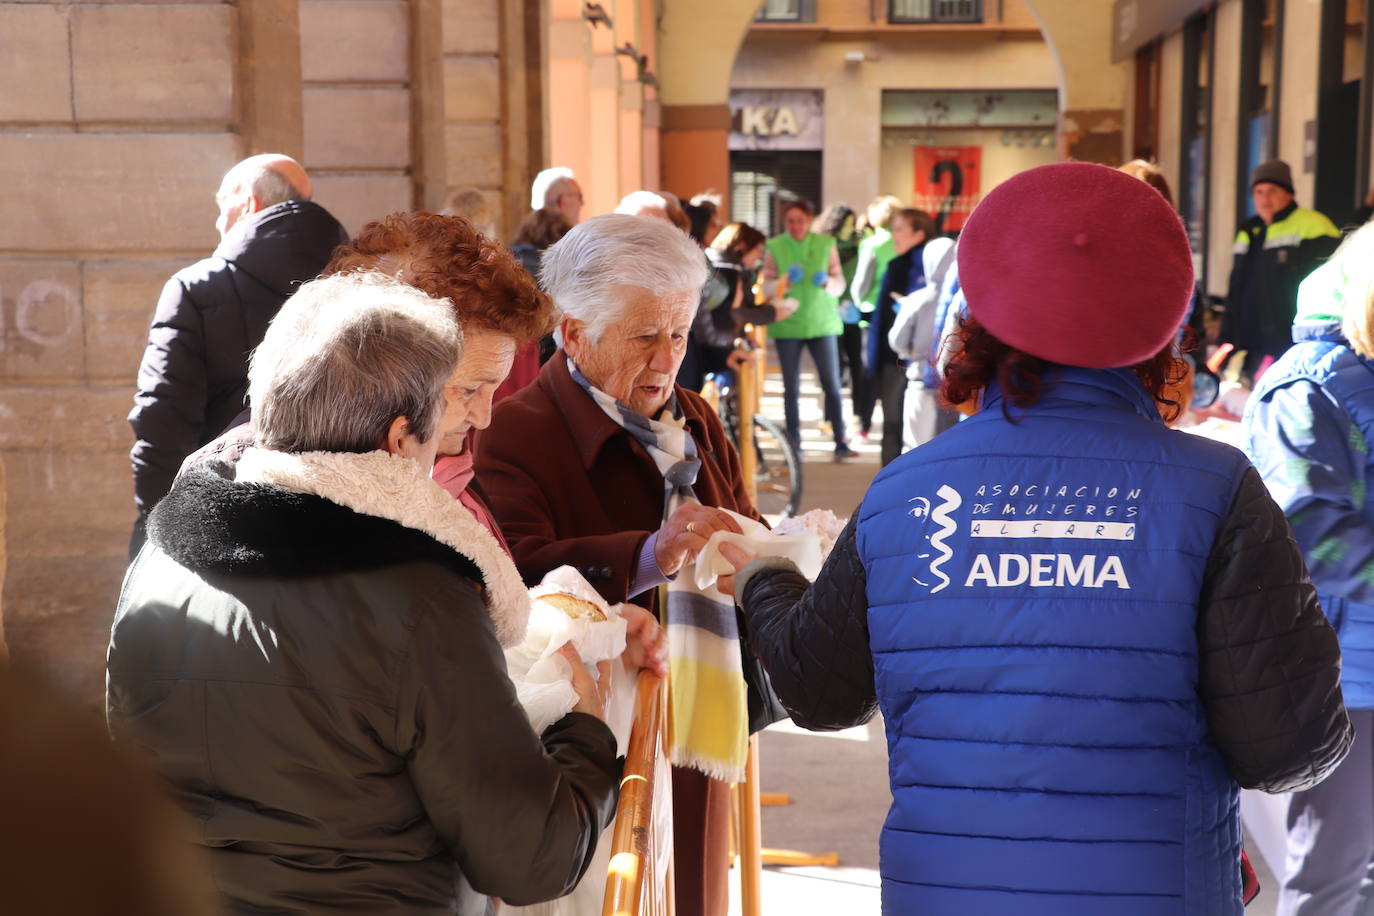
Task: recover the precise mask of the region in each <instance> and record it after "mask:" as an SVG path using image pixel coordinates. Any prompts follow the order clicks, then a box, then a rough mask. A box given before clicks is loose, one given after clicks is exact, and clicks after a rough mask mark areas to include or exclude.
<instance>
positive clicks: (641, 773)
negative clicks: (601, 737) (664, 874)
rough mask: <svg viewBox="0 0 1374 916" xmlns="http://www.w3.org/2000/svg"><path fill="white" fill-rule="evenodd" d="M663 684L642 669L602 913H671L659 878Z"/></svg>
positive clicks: (605, 915)
mask: <svg viewBox="0 0 1374 916" xmlns="http://www.w3.org/2000/svg"><path fill="white" fill-rule="evenodd" d="M663 684H664V681H663V678H660V677H659V676H658V675H656V674H653V673H651V672H648V671H643V672H640V675H639V681H638V684H637V685H636V688H635V717H634V727H633V729H632V730H631V731H630V746H629V748H628V750H627V752H626V754H625V771H624V775H623V776H622V777H621V780H620V803H619V805H618V806H617V808H616V812H615V831H614V833H613V834H612V841H611V862H610V866H609V867H608V868H607V874H606V896H605V898H604V901H603V903H602V908H601V912H602V914H603V916H641V914H643V913H644V912H645V910H644V907H645V906H646V904H647V906H648V907H649V908H650V911H651V912H656V913H664V912H671V903H670V902H668V901H665V900H663V899H662V898H663V895H664V894H665V893H666V886H660V884H659V882H658V880H657V874H656V872H657V863H656V855H655V850H656V846H657V844H656V843H655V838H656V836H655V835H656V826H655V824H654V775H655V773H654V767H655V764H656V762H657V759H658V757H659V756H660V754H662V753H663V750H664V731H663V722H664V718H665V716H666V714H667V699H666V696H665V691H664V689H663ZM669 842H671V839H670V840H669ZM665 885H666V882H665ZM646 898H647V900H646Z"/></svg>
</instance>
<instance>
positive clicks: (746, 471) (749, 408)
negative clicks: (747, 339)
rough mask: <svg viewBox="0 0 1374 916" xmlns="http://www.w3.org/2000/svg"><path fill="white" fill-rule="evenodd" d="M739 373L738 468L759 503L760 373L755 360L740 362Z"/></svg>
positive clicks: (759, 355)
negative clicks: (756, 430) (757, 424)
mask: <svg viewBox="0 0 1374 916" xmlns="http://www.w3.org/2000/svg"><path fill="white" fill-rule="evenodd" d="M745 333H746V334H747V333H748V331H747V330H746V332H745ZM753 355H754V359H755V360H756V361H757V360H758V359H760V358H762V357H763V356H765V354H764V353H761V352H760V351H758V350H755V351H754V354H753ZM736 375H737V376H738V378H737V379H736V380H735V409H736V412H737V415H738V423H739V432H738V434H737V435H738V436H739V438H738V440H737V441H736V442H735V446H736V447H737V448H738V449H739V472H740V476H742V477H743V478H744V492H745V493H748V494H749V501H750V502H751V503H757V502H758V485H759V482H758V473H757V472H758V466H759V455H758V452H756V451H755V450H754V414H755V413H757V412H758V404H759V391H760V388H759V382H758V378H759V376H758V372H757V370H756V369H755V368H754V364H753V363H751V364H749V365H747V366H740V368H739V372H737V373H736Z"/></svg>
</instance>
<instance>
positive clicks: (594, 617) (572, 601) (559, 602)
mask: <svg viewBox="0 0 1374 916" xmlns="http://www.w3.org/2000/svg"><path fill="white" fill-rule="evenodd" d="M539 600H540V601H543V602H544V603H545V604H548V605H552V606H553V607H556V608H558V609H559V610H560V611H562V612H563V613H564V614H567V615H568V616H569V617H571V618H572V619H573V620H591V621H594V622H596V623H603V622H605V621H606V620H607V619H608V618H607V617H606V615H605V614H604V613H602V611H601V608H599V607H597V606H596V605H595V604H592V603H591V602H590V601H584V600H583V599H581V598H578V597H577V596H576V595H569V594H567V593H565V592H554V593H552V594H549V595H541V596H540V597H539Z"/></svg>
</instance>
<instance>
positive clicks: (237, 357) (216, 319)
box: [129, 153, 348, 559]
mask: <svg viewBox="0 0 1374 916" xmlns="http://www.w3.org/2000/svg"><path fill="white" fill-rule="evenodd" d="M310 192H311V187H310V177H309V176H308V175H307V174H306V172H305V169H303V168H302V167H301V166H300V163H298V162H296V160H294V159H292V158H291V157H289V156H282V155H279V154H276V153H264V154H262V155H260V156H252V157H250V158H248V159H245V160H243V161H242V162H240V163H239V164H238V165H235V166H234V167H233V168H232V169H230V170H229V171H228V172H227V173H226V174H225V176H224V180H223V181H222V182H221V183H220V186H219V191H218V192H217V193H216V194H215V203H216V205H217V206H218V207H219V218H218V219H217V220H216V221H215V228H216V229H217V230H219V235H220V243H219V247H217V248H216V249H215V252H214V254H212V255H211V256H210V257H208V258H205V259H204V260H201V261H197V262H196V263H194V264H192V265H191V266H190V267H186V268H183V269H181V270H179V271H177V272H176V273H175V274H174V275H173V276H172V279H170V280H168V281H167V285H166V286H164V287H163V288H162V296H161V298H159V299H158V302H157V310H156V312H154V314H153V321H152V326H151V328H150V329H149V331H148V346H147V349H145V350H144V352H143V362H142V363H141V364H140V365H139V367H138V391H137V392H136V393H135V394H134V407H133V410H131V411H130V412H129V425H130V426H131V427H133V431H134V436H135V437H136V438H137V440H138V441H136V442H135V443H134V447H133V450H132V451H131V452H130V454H129V458H130V460H131V461H132V463H133V471H134V501H135V503H136V504H137V506H138V518H137V520H136V521H135V523H134V530H133V534H132V536H131V537H130V539H129V558H130V559H133V557H134V556H135V555H136V554H137V553H138V551H139V549H140V548H141V547H142V546H143V541H144V536H145V535H144V529H145V526H146V523H147V518H148V513H149V512H151V511H152V509H153V506H155V505H157V502H158V500H160V499H162V497H164V496H166V495H167V491H168V490H170V489H171V488H172V481H173V480H174V479H175V478H176V476H177V471H178V470H179V469H180V468H181V463H182V461H183V460H185V458H186V456H187V455H190V454H191V453H192V452H194V451H195V450H196V449H198V448H200V447H201V446H203V445H205V444H206V443H208V442H210V441H211V440H212V439H214V438H215V437H216V436H218V435H219V434H220V433H222V432H224V430H225V429H227V428H228V427H230V426H232V425H234V421H235V420H236V419H237V418H238V417H239V415H240V414H241V413H243V411H244V406H245V405H244V398H245V396H246V395H247V394H248V357H249V355H250V354H251V353H252V352H253V348H254V347H256V346H257V345H258V344H259V343H260V342H261V341H262V335H263V334H264V333H265V332H266V331H267V325H268V323H269V322H271V320H272V318H273V316H275V315H276V314H277V310H278V309H280V308H281V305H282V303H283V302H285V301H286V299H287V297H288V296H290V295H291V294H292V293H293V292H295V291H296V287H298V286H299V285H300V284H301V283H302V282H303V281H305V280H311V279H314V278H315V276H316V275H317V274H318V273H319V272H320V271H321V270H323V269H324V265H325V264H326V263H327V262H328V261H329V256H330V254H332V253H333V251H334V247H335V246H336V245H342V244H343V243H344V242H346V241H348V233H347V232H346V231H344V227H343V226H342V225H340V223H339V221H338V220H336V219H335V218H334V217H333V216H331V215H330V214H329V211H327V210H325V209H324V207H321V206H320V205H319V204H317V203H314V202H312V201H311V200H310Z"/></svg>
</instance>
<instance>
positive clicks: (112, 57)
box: [0, 0, 543, 705]
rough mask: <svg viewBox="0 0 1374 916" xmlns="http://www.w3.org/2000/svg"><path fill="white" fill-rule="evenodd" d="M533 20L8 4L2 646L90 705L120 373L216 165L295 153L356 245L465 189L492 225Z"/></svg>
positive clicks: (125, 379) (513, 211)
mask: <svg viewBox="0 0 1374 916" xmlns="http://www.w3.org/2000/svg"><path fill="white" fill-rule="evenodd" d="M539 8H540V3H539V2H538V0H236V2H233V3H227V2H220V0H153V2H123V0H112V2H84V0H83V2H76V3H72V2H47V0H23V2H12V0H11V2H7V0H0V213H3V214H4V219H2V220H0V465H2V466H3V472H4V473H3V476H2V477H0V536H2V537H0V611H3V615H4V616H3V618H0V645H3V644H4V643H6V642H7V643H8V645H9V649H10V651H11V652H12V653H13V654H14V655H15V656H16V657H25V658H27V659H29V660H31V661H34V662H36V663H39V664H41V665H42V666H43V667H45V668H47V669H49V670H50V671H51V672H52V673H53V674H54V675H55V676H56V678H57V679H58V680H59V681H61V682H63V683H64V684H65V686H66V687H67V688H68V689H70V690H73V691H75V692H76V693H77V694H78V695H79V696H81V697H83V698H84V699H85V700H87V701H88V702H90V703H91V704H93V705H94V704H98V703H100V702H101V700H102V696H103V678H104V652H105V647H106V643H107V640H108V636H109V627H110V622H111V619H112V615H113V611H114V607H115V602H116V600H117V598H118V593H119V586H120V581H121V579H122V577H123V574H124V570H125V567H126V565H127V549H128V536H129V529H130V526H131V524H132V522H133V518H134V504H133V487H132V481H131V473H130V467H129V460H128V450H129V447H130V446H131V445H132V436H131V434H130V432H129V427H128V423H127V421H126V419H125V417H126V416H127V414H128V412H129V408H130V407H131V405H132V397H133V391H134V378H135V374H136V371H137V368H138V363H139V360H140V358H141V356H142V352H143V347H144V343H145V341H146V339H147V331H148V323H149V320H150V319H151V317H152V313H153V309H154V306H155V304H156V302H157V298H158V293H159V292H160V290H161V288H162V286H163V284H164V283H165V282H166V280H167V278H168V277H170V276H171V274H172V273H173V272H175V271H176V270H178V269H179V268H181V267H183V266H185V265H186V264H189V263H191V262H192V261H195V260H197V259H199V258H202V257H204V256H206V255H207V254H209V253H210V252H211V251H212V250H213V249H214V247H215V245H216V243H217V241H218V237H217V235H216V233H215V230H214V221H215V216H216V209H215V205H214V193H215V190H216V188H217V187H218V185H219V181H220V178H221V176H222V175H223V174H224V172H225V171H226V170H227V169H228V168H229V167H230V166H231V165H233V164H234V163H235V162H236V161H238V160H239V159H241V158H243V157H244V156H246V155H250V154H253V153H261V152H282V153H286V154H288V155H292V156H295V157H296V158H298V159H300V160H301V161H302V162H304V163H305V165H306V166H307V168H308V169H310V171H311V173H312V175H313V176H314V178H315V188H316V192H315V196H316V198H317V199H318V200H319V201H320V202H321V203H323V204H324V205H325V206H326V207H328V208H329V209H331V210H332V211H333V212H334V213H335V214H336V215H337V216H338V217H339V219H340V220H341V221H342V222H343V223H344V225H345V226H347V227H348V228H349V229H350V230H351V231H356V230H357V229H358V228H360V227H361V226H362V224H363V223H364V222H365V221H366V220H369V219H372V218H374V217H377V216H381V215H384V214H386V213H389V212H392V211H394V210H402V209H408V208H410V207H413V206H426V207H430V208H434V209H437V208H439V207H440V206H442V204H443V200H444V197H445V195H446V193H447V191H448V190H449V188H450V187H460V186H467V185H477V186H479V187H482V188H483V189H484V190H487V191H488V192H489V193H490V194H491V195H492V197H493V199H494V200H496V201H497V202H498V203H499V204H500V207H499V208H498V209H499V210H500V212H501V213H502V214H503V216H504V217H505V220H504V223H505V225H503V227H502V232H503V233H504V232H505V231H507V229H508V227H512V226H513V222H512V219H518V218H519V216H521V215H523V213H524V208H525V205H526V204H527V203H528V199H527V195H528V187H529V181H530V178H531V176H532V174H533V172H534V171H536V170H537V169H538V168H540V167H542V163H541V162H540V161H539V152H538V151H539V150H540V149H541V146H540V143H541V142H542V140H541V138H542V136H543V134H542V127H541V123H542V122H541V116H540V114H539V112H540V111H541V109H540V99H541V96H540V92H541V91H542V81H541V79H540V78H539V68H540V66H541V63H540V59H539V55H538V53H537V49H538V47H539V37H538V35H536V34H532V33H530V31H529V30H530V29H533V30H535V31H536V32H537V30H538V29H539V28H540V21H541V20H540V15H539ZM530 48H534V49H535V53H533V55H532V56H531V54H530V52H529V49H530ZM450 64H451V66H449V65H450ZM531 113H533V114H531ZM531 150H533V151H534V152H531Z"/></svg>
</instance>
